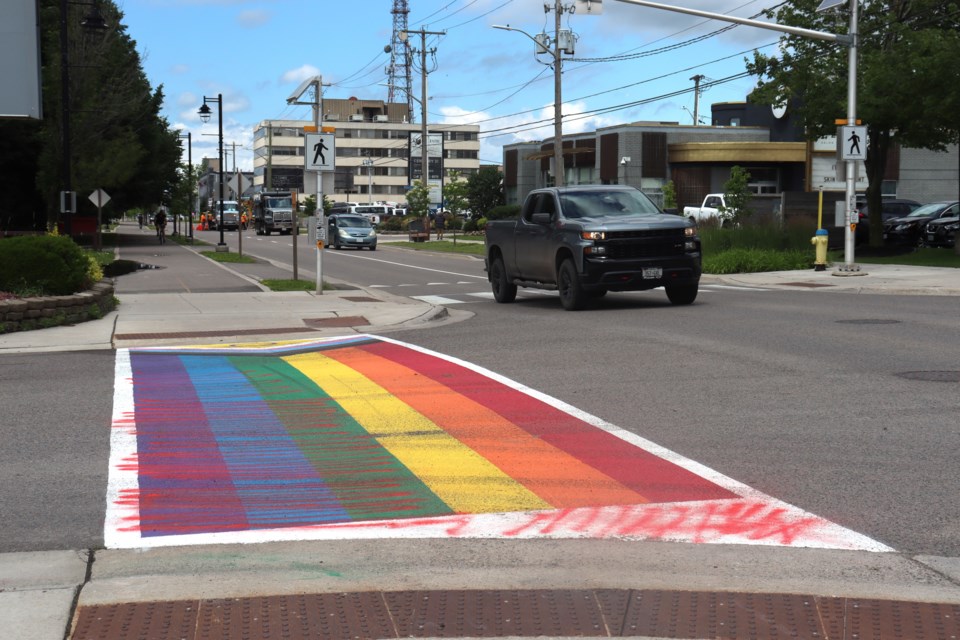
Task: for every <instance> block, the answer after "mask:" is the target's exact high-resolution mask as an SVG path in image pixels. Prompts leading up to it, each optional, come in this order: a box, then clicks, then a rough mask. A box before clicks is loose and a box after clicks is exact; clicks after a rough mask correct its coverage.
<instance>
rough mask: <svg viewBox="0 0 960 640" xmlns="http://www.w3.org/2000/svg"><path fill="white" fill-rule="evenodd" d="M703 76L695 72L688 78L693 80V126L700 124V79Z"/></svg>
mask: <svg viewBox="0 0 960 640" xmlns="http://www.w3.org/2000/svg"><path fill="white" fill-rule="evenodd" d="M704 77H705V76H703V75H702V74H699V73H698V74H697V75H695V76H693V77H692V78H690V79H691V80H693V126H695V127H699V126H700V81H701V80H703V79H704Z"/></svg>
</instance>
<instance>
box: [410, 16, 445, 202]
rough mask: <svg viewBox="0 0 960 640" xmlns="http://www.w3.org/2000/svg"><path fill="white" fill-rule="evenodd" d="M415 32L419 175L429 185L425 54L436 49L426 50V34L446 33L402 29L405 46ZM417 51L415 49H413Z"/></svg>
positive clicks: (428, 71) (441, 33) (434, 51)
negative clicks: (417, 48)
mask: <svg viewBox="0 0 960 640" xmlns="http://www.w3.org/2000/svg"><path fill="white" fill-rule="evenodd" d="M411 33H416V34H419V35H420V51H419V53H420V177H421V179H422V180H423V184H424V185H429V184H430V183H429V177H430V171H429V164H428V163H429V160H430V159H429V154H428V153H427V75H428V74H429V73H430V70H429V69H427V54H428V53H430V54H431V55H432V54H435V53H436V52H437V50H436V49H430V50H429V51H427V36H442V35H446V33H447V32H446V31H426V30H425V29H423V28H422V27H421V28H420V30H419V31H404V32H402V33H401V34H400V39H401V40H403V42H404V44H406V46H410V43H409V40H408V38H409V35H410V34H411ZM413 52H414V53H417V51H416V50H413Z"/></svg>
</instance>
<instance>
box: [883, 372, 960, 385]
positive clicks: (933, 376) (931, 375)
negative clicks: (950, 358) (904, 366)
mask: <svg viewBox="0 0 960 640" xmlns="http://www.w3.org/2000/svg"><path fill="white" fill-rule="evenodd" d="M897 376H898V377H900V378H906V379H907V380H920V381H921V382H960V371H904V372H903V373H898V374H897Z"/></svg>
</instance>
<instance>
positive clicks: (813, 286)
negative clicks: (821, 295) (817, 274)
mask: <svg viewBox="0 0 960 640" xmlns="http://www.w3.org/2000/svg"><path fill="white" fill-rule="evenodd" d="M783 286H785V287H806V288H808V289H816V288H818V287H832V286H834V285H832V284H824V283H823V282H784V283H783Z"/></svg>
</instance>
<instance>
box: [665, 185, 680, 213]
mask: <svg viewBox="0 0 960 640" xmlns="http://www.w3.org/2000/svg"><path fill="white" fill-rule="evenodd" d="M663 208H664V209H676V208H677V185H675V184H673V180H667V182H666V184H664V185H663Z"/></svg>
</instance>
